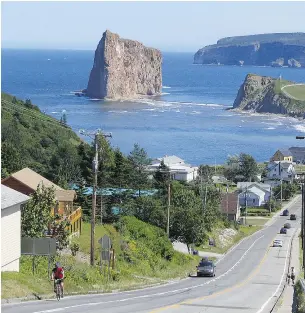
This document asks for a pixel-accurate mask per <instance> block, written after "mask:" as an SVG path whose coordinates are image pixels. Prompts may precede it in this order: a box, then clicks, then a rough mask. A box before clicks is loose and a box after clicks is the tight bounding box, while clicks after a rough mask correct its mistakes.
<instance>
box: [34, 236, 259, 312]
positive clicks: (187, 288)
mask: <svg viewBox="0 0 305 313" xmlns="http://www.w3.org/2000/svg"><path fill="white" fill-rule="evenodd" d="M262 237H264V235H262V236H260V237H259V238H257V239H256V240H255V241H254V242H253V243H252V245H251V246H250V247H249V248H248V249H247V250H246V251H245V252H244V254H243V255H242V256H241V258H240V259H239V260H238V261H237V262H236V263H235V264H234V265H233V266H232V267H231V268H230V269H229V270H227V271H226V272H225V273H223V274H222V275H220V276H218V277H216V278H214V279H211V280H209V281H207V282H205V283H203V284H199V285H196V286H190V287H185V288H181V289H176V290H169V291H164V292H159V293H155V294H147V295H143V296H136V297H131V298H124V299H120V300H110V301H102V302H91V303H90V302H89V303H82V304H77V305H72V306H66V307H62V308H57V309H50V310H44V311H37V312H33V313H51V312H60V311H64V310H68V309H73V308H78V307H83V306H94V305H99V304H107V303H114V302H125V301H130V300H135V299H141V298H148V297H155V296H163V295H166V294H171V293H177V292H181V291H186V290H191V289H194V288H198V287H203V286H204V285H208V284H210V283H211V282H214V281H216V280H218V279H220V278H221V277H224V276H226V275H227V274H228V273H229V272H230V271H232V270H233V269H234V268H235V267H236V266H237V265H238V264H239V263H240V262H241V261H242V260H243V259H244V258H245V256H246V255H247V254H248V252H249V251H250V250H251V249H252V247H253V246H254V245H255V243H256V242H257V241H258V240H259V239H261V238H262Z"/></svg>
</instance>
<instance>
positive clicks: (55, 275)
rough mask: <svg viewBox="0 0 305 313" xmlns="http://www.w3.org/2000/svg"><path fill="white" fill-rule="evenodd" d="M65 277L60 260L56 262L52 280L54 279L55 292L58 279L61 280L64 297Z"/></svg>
mask: <svg viewBox="0 0 305 313" xmlns="http://www.w3.org/2000/svg"><path fill="white" fill-rule="evenodd" d="M64 278H65V272H64V269H63V268H62V267H61V266H60V263H59V262H56V263H55V267H54V268H53V270H52V276H51V280H54V292H55V293H56V280H60V287H61V297H62V298H63V296H64Z"/></svg>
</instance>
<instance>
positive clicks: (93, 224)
mask: <svg viewBox="0 0 305 313" xmlns="http://www.w3.org/2000/svg"><path fill="white" fill-rule="evenodd" d="M79 133H80V134H82V135H84V136H88V137H90V138H94V146H95V157H94V159H93V161H92V167H93V171H94V183H93V192H92V214H91V238H90V239H91V244H90V264H91V265H92V266H93V265H94V238H95V213H96V190H97V172H98V163H99V160H98V150H99V149H98V137H99V136H103V137H110V138H112V134H111V133H108V134H106V133H102V132H101V130H100V129H98V130H97V131H95V132H88V131H85V130H84V129H81V130H80V131H79ZM93 136H94V137H93ZM101 199H102V198H101ZM102 210H103V208H102V202H101V224H102V218H103V211H102Z"/></svg>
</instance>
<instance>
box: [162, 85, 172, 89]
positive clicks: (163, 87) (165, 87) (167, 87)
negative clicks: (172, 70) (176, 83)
mask: <svg viewBox="0 0 305 313" xmlns="http://www.w3.org/2000/svg"><path fill="white" fill-rule="evenodd" d="M170 88H172V87H169V86H162V89H170Z"/></svg>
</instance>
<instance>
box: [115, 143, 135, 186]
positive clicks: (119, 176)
mask: <svg viewBox="0 0 305 313" xmlns="http://www.w3.org/2000/svg"><path fill="white" fill-rule="evenodd" d="M130 175H131V164H130V162H128V159H127V158H126V157H125V156H124V155H123V153H122V152H121V151H120V149H118V148H117V149H116V150H115V151H114V164H113V168H112V179H111V182H112V184H113V185H114V186H117V187H127V186H129V185H130Z"/></svg>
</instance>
